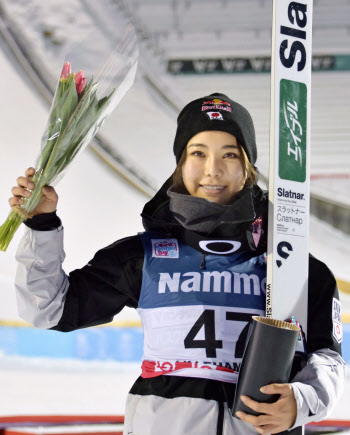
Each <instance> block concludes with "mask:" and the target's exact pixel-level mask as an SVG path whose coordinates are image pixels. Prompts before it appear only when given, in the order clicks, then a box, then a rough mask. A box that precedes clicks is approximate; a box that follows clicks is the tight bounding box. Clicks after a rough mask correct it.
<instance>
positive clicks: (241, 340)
mask: <svg viewBox="0 0 350 435" xmlns="http://www.w3.org/2000/svg"><path fill="white" fill-rule="evenodd" d="M253 315H254V314H251V313H235V312H232V311H227V312H226V320H229V321H235V322H244V323H246V325H245V326H244V327H243V329H242V331H241V333H240V334H239V337H238V340H237V342H236V348H235V355H234V357H235V358H242V356H243V352H244V347H245V343H246V340H247V335H248V329H249V322H250V319H251V317H252V316H253ZM202 328H204V340H200V339H197V340H196V336H197V335H198V333H199V331H200V330H201V329H202ZM184 344H185V349H194V348H196V349H198V348H201V349H205V352H206V356H207V358H216V349H222V347H223V344H222V340H217V339H216V334H215V310H205V311H203V313H202V314H201V315H200V316H199V317H198V319H197V321H196V323H195V324H194V325H193V326H192V328H191V329H190V331H189V333H188V334H187V336H186V338H185V340H184Z"/></svg>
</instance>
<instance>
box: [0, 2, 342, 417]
mask: <svg viewBox="0 0 350 435" xmlns="http://www.w3.org/2000/svg"><path fill="white" fill-rule="evenodd" d="M2 3H3V5H2V6H4V5H5V6H6V10H8V11H9V12H10V13H11V16H12V17H16V20H17V23H18V25H17V27H16V28H17V29H18V28H21V27H22V29H23V31H24V29H25V30H26V37H28V35H29V39H30V45H29V46H30V47H31V49H34V48H33V47H35V50H36V51H35V55H36V56H39V57H40V56H43V53H46V55H47V59H49V61H48V62H46V63H45V68H47V69H49V68H48V64H49V65H51V67H50V68H52V69H53V70H55V72H57V68H58V70H59V69H60V68H59V67H58V64H59V65H61V58H62V56H63V53H64V47H65V44H64V43H65V42H66V41H67V35H69V38H68V39H69V40H79V38H80V37H81V34H80V33H79V29H81V28H85V29H87V28H89V27H90V25H91V21H90V18H91V17H90V16H89V15H88V14H86V13H82V12H81V7H80V2H79V1H78V0H74V1H73V0H71V1H70V7H69V8H64V7H59V8H57V7H55V6H54V5H57V2H54V1H52V0H51V1H46V2H38V1H35V0H22V1H20V0H17V1H14V0H11V1H10V0H6V1H4V2H2ZM27 7H28V8H27ZM42 14H46V15H47V20H46V22H47V28H43V27H42V26H41V24H40V22H41V21H40V19H39V18H38V17H39V16H40V15H42ZM28 22H31V23H32V27H30V26H28ZM72 29H75V30H74V32H73V33H72ZM43 32H46V33H47V32H49V33H50V32H51V33H50V34H51V36H50V37H49V36H47V37H43V36H42V35H43ZM49 33H47V34H49ZM49 39H51V43H49V41H48V40H49ZM53 40H54V41H56V42H55V43H54V44H52V41H53ZM55 48H56V51H55V50H54V49H55ZM50 50H52V52H51V51H50ZM47 59H46V60H47ZM0 65H1V76H2V77H3V79H2V80H1V81H0V94H1V96H2V98H1V101H0V114H1V119H2V128H1V129H0V153H1V160H0V200H1V204H2V206H1V207H0V222H1V223H2V222H3V221H4V220H5V219H6V217H7V214H8V212H9V207H8V206H7V205H6V203H5V201H7V199H8V198H9V197H10V195H11V193H10V191H11V187H12V186H14V185H15V184H16V178H17V177H18V176H19V175H21V174H23V173H24V170H25V169H26V168H27V167H28V166H31V165H33V163H34V161H35V157H36V155H37V153H38V151H39V145H40V140H41V135H42V132H43V128H44V127H45V125H46V121H47V116H48V107H47V106H45V104H44V103H43V102H42V100H41V99H40V97H38V96H37V94H36V93H35V90H34V89H33V87H32V85H31V83H30V82H29V81H28V80H27V79H26V77H25V76H24V74H23V73H22V72H21V71H20V70H19V68H18V66H16V64H15V62H14V61H13V59H12V57H11V55H10V54H9V53H8V52H7V50H6V47H5V45H4V44H3V43H1V50H0ZM4 78H5V79H4ZM214 79H215V78H214ZM205 80H207V81H206V82H205ZM209 80H210V81H209ZM220 80H221V82H220V85H221V90H223V91H224V92H225V89H226V88H225V87H226V86H228V84H227V78H226V79H225V80H223V78H222V76H220ZM246 80H248V81H250V82H251V83H252V90H251V93H252V95H253V94H254V92H256V91H257V86H256V83H255V85H254V80H255V77H254V78H253V77H247V78H246ZM261 80H265V81H266V78H262V79H261ZM240 81H241V79H239V81H238V84H239V83H240ZM174 83H175V85H174V89H180V90H182V91H183V93H184V95H186V97H188V99H190V98H192V95H193V96H198V95H204V93H205V92H203V89H209V92H211V91H213V92H214V91H217V89H216V87H217V86H216V84H215V86H214V85H213V83H214V82H213V78H210V79H203V78H201V79H200V80H196V82H195V84H194V82H193V81H192V80H190V79H189V78H186V79H180V78H179V79H176V80H174ZM259 83H260V82H259ZM265 84H266V86H265V87H264V88H263V89H262V88H260V93H261V96H262V99H260V100H259V101H260V103H259V104H260V107H259V104H258V105H257V106H254V108H252V112H253V115H254V111H257V112H259V113H260V114H261V113H263V112H264V113H265V114H264V116H265V118H261V117H259V121H258V123H257V130H258V131H259V132H260V133H259V143H263V144H267V140H268V138H267V136H266V131H267V130H266V129H267V127H263V126H262V124H265V123H266V126H267V125H268V112H267V110H266V108H264V103H263V101H264V100H266V99H267V98H268V97H267V95H268V90H269V84H268V83H267V82H266V83H265ZM238 88H239V85H238ZM227 89H228V90H229V88H228V87H227ZM228 93H229V94H230V92H228ZM242 98H244V95H242ZM248 103H249V102H248ZM248 107H249V104H248ZM175 128H176V124H175V119H174V118H173V117H171V116H170V115H169V114H168V113H166V112H164V110H162V107H161V104H160V103H159V102H158V101H157V100H156V99H155V98H154V97H153V96H152V95H150V94H149V93H148V92H147V91H146V89H145V87H144V84H143V81H142V80H141V78H140V77H138V79H137V80H136V83H135V85H134V86H133V88H132V90H131V91H130V92H129V93H128V94H127V95H126V97H125V99H124V100H123V102H122V103H121V104H120V106H119V107H118V108H117V109H116V111H115V112H114V114H113V115H112V116H111V117H110V119H109V120H108V121H107V122H106V124H105V126H104V127H103V130H102V134H103V135H104V136H105V137H106V138H108V140H109V141H111V142H112V143H113V144H115V145H116V146H117V148H118V149H119V150H122V152H123V153H125V155H126V156H127V158H128V159H130V161H131V162H132V163H133V164H134V165H135V167H139V168H140V170H141V171H143V172H145V173H147V175H148V176H149V177H150V178H151V179H152V180H155V184H156V185H157V186H160V185H161V183H162V182H163V181H164V180H165V179H166V178H167V177H168V176H169V175H170V173H171V171H172V170H173V167H174V161H173V158H172V151H171V148H172V140H173V135H174V133H175ZM324 160H325V163H327V156H326V157H324ZM260 162H261V166H262V167H263V168H264V167H265V168H266V165H267V153H266V152H265V153H264V152H263V153H262V157H261V160H260ZM338 186H339V185H338ZM340 186H343V195H348V187H347V186H348V185H347V184H345V183H344V185H342V184H340ZM57 191H58V193H59V196H60V200H59V206H58V207H59V208H58V213H59V215H60V216H61V217H62V220H63V223H64V227H65V250H66V253H67V257H66V260H65V262H64V269H65V270H66V272H69V271H71V270H73V269H75V268H79V267H81V266H83V265H84V264H86V263H87V262H88V261H89V260H90V259H91V258H92V256H93V255H94V253H95V252H96V251H97V250H98V249H100V248H101V247H103V246H106V245H108V244H110V243H112V242H113V241H114V240H117V239H119V238H121V237H125V236H128V235H131V234H135V233H137V232H138V231H142V223H141V218H140V213H141V211H142V207H143V205H144V203H145V202H146V200H147V198H146V197H144V196H143V195H141V194H140V193H137V192H136V191H135V190H134V189H133V188H131V187H130V186H129V185H127V184H126V183H125V182H124V181H122V180H121V179H119V178H117V177H116V176H115V174H114V173H112V172H111V170H110V169H108V168H107V167H106V166H105V165H104V164H103V163H101V162H100V161H99V160H98V159H96V157H95V155H94V154H93V153H92V152H91V151H90V150H86V151H85V152H84V153H83V154H82V155H81V156H80V157H79V159H78V160H77V161H76V163H74V167H72V168H71V169H70V170H69V172H68V173H67V174H66V176H65V178H64V179H63V180H62V181H61V182H60V183H59V185H58V186H57ZM23 231H24V227H22V228H20V229H19V230H18V232H17V234H16V236H15V238H14V239H13V241H12V243H11V245H10V247H9V248H8V250H7V252H6V253H0V300H1V304H0V319H1V320H19V318H18V315H17V308H16V300H15V294H14V285H13V280H14V276H15V271H16V262H15V251H16V247H17V245H18V242H19V240H20V237H21V235H22V234H23ZM310 233H311V234H310V251H311V253H313V254H314V255H315V256H316V257H318V258H319V259H321V260H322V261H324V262H325V263H326V264H327V265H328V266H329V267H330V269H331V270H332V271H333V272H334V274H335V276H336V277H338V278H340V279H342V280H346V281H350V269H349V267H348V265H349V261H350V236H349V235H346V234H344V233H342V232H340V231H338V230H335V229H334V228H332V227H331V226H329V225H327V224H325V223H324V222H322V221H320V220H319V219H316V218H314V217H311V220H310ZM341 299H342V301H343V306H344V307H345V310H344V311H345V312H346V313H350V296H348V295H345V294H342V295H341ZM137 318H138V316H137V314H136V313H135V311H133V310H130V309H125V310H123V312H122V313H120V314H119V315H118V319H137ZM139 372H140V369H139V365H138V364H137V365H135V364H124V365H122V364H120V363H119V364H118V363H111V362H106V363H92V362H89V363H87V362H84V363H83V362H79V361H69V360H67V361H62V360H60V361H55V360H42V359H41V360H38V359H21V358H16V357H8V356H1V357H0V385H1V391H2V395H1V398H0V415H16V414H46V415H48V414H57V413H59V414H70V415H73V414H119V413H121V414H122V413H123V412H124V401H125V397H126V394H127V391H128V390H129V388H130V386H131V385H132V383H133V381H134V380H135V379H136V377H137V376H138V375H139ZM349 400H350V377H349V376H348V377H347V383H346V392H345V395H344V399H343V400H342V401H340V402H339V404H338V406H337V408H336V409H335V410H334V412H333V413H332V415H331V417H333V418H347V417H348V413H347V409H346V408H347V404H348V403H349Z"/></svg>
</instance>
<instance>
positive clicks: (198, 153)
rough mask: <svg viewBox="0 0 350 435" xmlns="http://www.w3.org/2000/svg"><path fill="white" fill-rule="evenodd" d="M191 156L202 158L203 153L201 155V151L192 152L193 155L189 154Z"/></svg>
mask: <svg viewBox="0 0 350 435" xmlns="http://www.w3.org/2000/svg"><path fill="white" fill-rule="evenodd" d="M191 156H196V157H203V156H204V153H202V151H193V153H191Z"/></svg>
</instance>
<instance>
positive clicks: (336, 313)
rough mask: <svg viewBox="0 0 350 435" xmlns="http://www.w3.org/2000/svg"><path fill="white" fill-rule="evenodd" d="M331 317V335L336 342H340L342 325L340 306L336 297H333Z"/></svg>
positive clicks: (341, 339)
mask: <svg viewBox="0 0 350 435" xmlns="http://www.w3.org/2000/svg"><path fill="white" fill-rule="evenodd" d="M332 318H333V336H334V338H335V339H336V340H337V342H338V343H341V342H342V341H343V326H342V323H341V306H340V301H339V300H338V299H336V298H333V310H332Z"/></svg>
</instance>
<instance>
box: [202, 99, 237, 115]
mask: <svg viewBox="0 0 350 435" xmlns="http://www.w3.org/2000/svg"><path fill="white" fill-rule="evenodd" d="M206 110H225V111H226V112H232V108H231V104H230V103H226V101H223V100H220V98H214V100H208V101H204V102H203V103H202V112H205V111H206Z"/></svg>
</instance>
